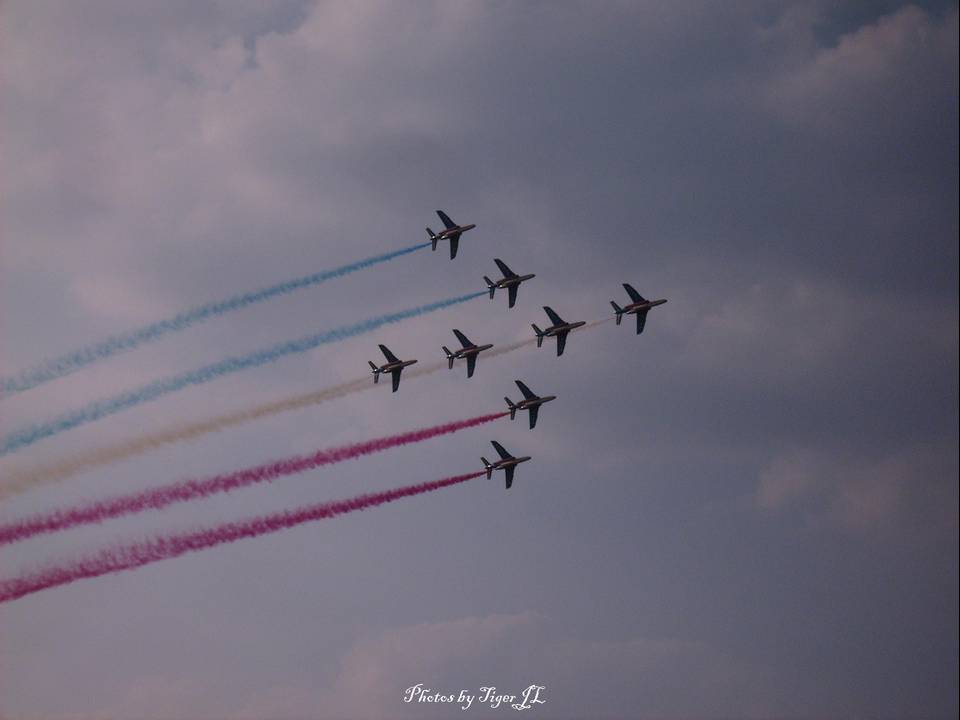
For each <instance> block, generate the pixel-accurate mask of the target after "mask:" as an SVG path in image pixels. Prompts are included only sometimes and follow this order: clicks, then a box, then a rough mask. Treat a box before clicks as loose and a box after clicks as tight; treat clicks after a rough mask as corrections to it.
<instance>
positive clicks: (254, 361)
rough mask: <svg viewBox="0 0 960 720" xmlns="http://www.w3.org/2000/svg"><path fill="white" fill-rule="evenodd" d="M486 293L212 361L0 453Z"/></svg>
mask: <svg viewBox="0 0 960 720" xmlns="http://www.w3.org/2000/svg"><path fill="white" fill-rule="evenodd" d="M486 294H487V291H486V290H481V291H480V292H475V293H470V294H469V295H460V296H458V297H453V298H448V299H446V300H438V301H436V302H432V303H428V304H427V305H420V306H419V307H415V308H410V309H408V310H401V311H399V312H395V313H389V314H387V315H380V316H379V317H373V318H369V319H367V320H363V321H361V322H358V323H355V324H353V325H344V326H343V327H339V328H336V329H334V330H327V331H325V332H321V333H317V334H316V335H308V336H307V337H304V338H300V339H299V340H291V341H289V342H285V343H281V344H279V345H274V346H273V347H271V348H266V349H265V350H259V351H257V352H255V353H251V354H250V355H244V356H242V357H230V358H226V359H225V360H221V361H220V362H216V363H213V364H211V365H206V366H204V367H202V368H199V369H197V370H191V371H190V372H185V373H181V374H180V375H174V376H173V377H168V378H163V379H161V380H155V381H154V382H152V383H150V384H148V385H144V386H143V387H141V388H139V389H137V390H128V391H127V392H124V393H121V394H119V395H115V396H114V397H112V398H108V399H106V400H97V401H95V402H92V403H90V404H89V405H87V406H85V407H82V408H80V409H79V410H74V411H73V412H70V413H67V414H66V415H61V416H60V417H58V418H55V419H53V420H50V421H48V422H42V423H36V424H34V425H29V426H27V427H24V428H20V429H19V430H14V431H13V432H11V433H9V434H8V435H5V436H3V439H2V440H0V457H2V456H3V455H7V454H9V453H12V452H15V451H17V450H22V449H23V448H25V447H27V446H29V445H33V444H34V443H35V442H37V441H38V440H42V439H44V438H48V437H50V436H52V435H58V434H60V433H62V432H66V431H67V430H71V429H73V428H75V427H79V426H80V425H86V424H87V423H91V422H94V421H95V420H100V419H101V418H105V417H107V416H108V415H113V414H114V413H117V412H120V411H121V410H127V409H129V408H132V407H135V406H137V405H140V404H141V403H145V402H150V401H151V400H156V399H157V398H160V397H163V396H164V395H167V394H169V393H172V392H176V391H177V390H182V389H184V388H185V387H188V386H190V385H201V384H203V383H207V382H210V381H211V380H216V379H217V378H219V377H222V376H224V375H229V374H230V373H235V372H239V371H240V370H247V369H248V368H255V367H259V366H260V365H266V364H267V363H271V362H274V361H275V360H279V359H280V358H282V357H285V356H287V355H292V354H294V353H302V352H305V351H307V350H312V349H313V348H315V347H319V346H320V345H326V344H327V343H333V342H339V341H340V340H346V339H347V338H351V337H354V336H356V335H362V334H364V333H368V332H371V331H373V330H376V329H377V328H379V327H382V326H384V325H389V324H391V323H395V322H400V321H401V320H406V319H408V318H413V317H417V316H419V315H425V314H426V313H431V312H434V311H435V310H442V309H443V308H448V307H450V306H452V305H457V304H459V303H462V302H466V301H468V300H473V299H474V298H478V297H482V296H484V295H486Z"/></svg>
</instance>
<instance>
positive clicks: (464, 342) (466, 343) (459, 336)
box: [453, 328, 473, 348]
mask: <svg viewBox="0 0 960 720" xmlns="http://www.w3.org/2000/svg"><path fill="white" fill-rule="evenodd" d="M453 334H454V335H456V336H457V340H459V341H460V344H461V345H463V346H464V347H465V348H468V347H473V343H472V342H470V340H469V339H468V338H467V336H466V335H464V334H463V333H462V332H460V331H459V330H457V329H456V328H454V329H453Z"/></svg>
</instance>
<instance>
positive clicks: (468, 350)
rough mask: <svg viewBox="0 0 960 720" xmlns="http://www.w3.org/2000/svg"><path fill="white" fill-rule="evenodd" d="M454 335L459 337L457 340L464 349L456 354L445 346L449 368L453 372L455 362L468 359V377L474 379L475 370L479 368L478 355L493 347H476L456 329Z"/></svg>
mask: <svg viewBox="0 0 960 720" xmlns="http://www.w3.org/2000/svg"><path fill="white" fill-rule="evenodd" d="M453 334H454V335H456V336H457V339H458V340H459V341H460V344H461V345H463V347H462V348H461V349H460V350H457V351H456V352H450V348H448V347H447V346H446V345H444V346H443V352H445V353H446V355H447V367H449V368H450V369H451V370H453V361H454V360H457V359H458V358H459V359H462V358H466V360H467V377H468V378H469V377H473V369H474V368H475V367H476V366H477V355H479V354H480V353H481V352H483V351H484V350H489V349H490V348H492V347H493V345H475V344H474V343H472V342H470V341H469V340H468V339H467V336H466V335H464V334H463V333H462V332H460V331H459V330H456V329H454V331H453Z"/></svg>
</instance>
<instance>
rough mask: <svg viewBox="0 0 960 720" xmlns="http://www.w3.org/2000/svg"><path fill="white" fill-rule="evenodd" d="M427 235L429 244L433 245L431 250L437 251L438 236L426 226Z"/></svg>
mask: <svg viewBox="0 0 960 720" xmlns="http://www.w3.org/2000/svg"><path fill="white" fill-rule="evenodd" d="M427 235H429V236H430V244H431V245H432V246H433V252H436V251H437V240H439V239H440V238H438V237H437V235H436V233H435V232H433V230H431V229H430V228H427Z"/></svg>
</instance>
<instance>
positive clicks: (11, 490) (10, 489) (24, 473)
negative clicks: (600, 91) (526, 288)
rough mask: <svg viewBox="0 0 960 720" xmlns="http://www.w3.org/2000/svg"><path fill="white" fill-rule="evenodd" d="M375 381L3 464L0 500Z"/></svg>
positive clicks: (420, 369) (501, 351) (491, 353)
mask: <svg viewBox="0 0 960 720" xmlns="http://www.w3.org/2000/svg"><path fill="white" fill-rule="evenodd" d="M610 319H612V318H607V319H605V320H598V321H596V322H593V323H590V324H588V325H585V326H584V327H583V328H577V330H576V331H574V332H577V331H579V330H581V329H583V330H585V329H587V328H591V327H596V326H597V325H601V324H603V323H605V322H608V321H609V320H610ZM536 341H537V339H536V338H535V337H534V338H528V339H526V340H518V341H516V342H512V343H508V344H506V345H497V346H495V347H493V348H491V349H490V350H488V351H487V352H485V353H484V356H485V357H487V358H492V357H497V356H500V355H506V354H507V353H511V352H513V351H514V350H519V349H520V348H523V347H527V346H530V345H533V344H534V343H536ZM446 367H447V364H446V362H444V361H441V362H437V363H427V364H424V365H418V366H417V367H416V369H414V370H408V371H407V372H406V373H405V374H404V381H405V382H409V381H410V380H412V379H413V378H418V377H423V376H425V375H430V374H432V373H435V372H437V371H438V370H442V369H444V368H446ZM375 387H377V386H376V385H374V384H373V383H372V382H370V381H369V379H368V378H358V379H356V380H350V381H349V382H345V383H341V384H339V385H334V386H333V387H329V388H324V389H322V390H315V391H313V392H309V393H301V394H298V395H293V396H291V397H287V398H284V399H282V400H275V401H273V402H268V403H263V404H261V405H256V406H254V407H251V408H246V409H243V410H238V411H235V412H232V413H227V414H224V415H220V416H217V417H213V418H209V419H207V420H199V421H197V422H192V423H187V424H181V425H176V426H173V427H171V428H168V429H166V430H159V431H157V432H155V433H150V434H147V435H141V436H139V437H135V438H131V439H129V440H124V441H121V442H118V443H115V444H113V445H107V446H106V447H101V448H94V449H93V450H90V451H88V452H85V453H80V454H77V455H74V456H72V457H67V458H65V459H63V460H60V461H58V462H54V463H50V464H48V465H43V466H40V467H37V468H26V469H23V470H21V469H16V468H15V469H12V470H8V471H7V472H5V473H4V475H5V477H4V479H3V484H0V500H2V499H4V498H7V497H11V496H14V495H17V494H18V493H21V492H23V491H25V490H28V489H29V488H31V487H36V486H37V485H43V484H46V483H50V482H56V481H58V480H63V479H65V478H68V477H71V476H73V475H76V474H78V473H81V472H85V471H87V470H92V469H94V468H97V467H102V466H104V465H108V464H110V463H114V462H118V461H120V460H126V459H128V458H131V457H136V456H137V455H141V454H143V453H147V452H150V451H151V450H157V449H159V448H161V447H164V446H165V445H172V444H174V443H178V442H185V441H189V440H195V439H197V438H200V437H203V436H204V435H207V434H208V433H214V432H220V431H221V430H226V429H228V428H231V427H234V426H236V425H242V424H244V423H248V422H252V421H253V420H257V419H259V418H265V417H270V416H272V415H278V414H280V413H283V412H287V411H288V410H297V409H300V408H304V407H309V406H311V405H319V404H321V403H324V402H327V401H329V400H336V399H338V398H342V397H346V396H347V395H353V394H354V393H358V392H364V391H366V390H373V389H374V388H375Z"/></svg>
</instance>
